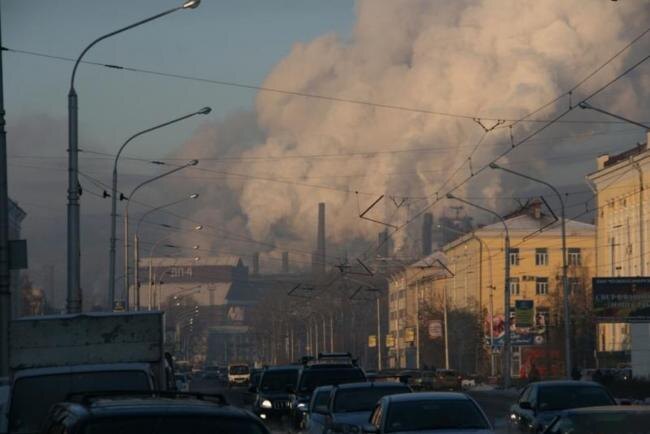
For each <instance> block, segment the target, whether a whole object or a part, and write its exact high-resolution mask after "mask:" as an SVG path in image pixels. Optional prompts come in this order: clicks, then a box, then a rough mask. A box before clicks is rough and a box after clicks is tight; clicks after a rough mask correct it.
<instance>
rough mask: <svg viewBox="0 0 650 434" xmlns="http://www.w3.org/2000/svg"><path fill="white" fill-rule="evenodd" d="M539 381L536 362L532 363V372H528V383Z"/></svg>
mask: <svg viewBox="0 0 650 434" xmlns="http://www.w3.org/2000/svg"><path fill="white" fill-rule="evenodd" d="M539 380H540V375H539V371H538V370H537V366H535V362H531V364H530V371H528V382H529V383H534V382H536V381H539Z"/></svg>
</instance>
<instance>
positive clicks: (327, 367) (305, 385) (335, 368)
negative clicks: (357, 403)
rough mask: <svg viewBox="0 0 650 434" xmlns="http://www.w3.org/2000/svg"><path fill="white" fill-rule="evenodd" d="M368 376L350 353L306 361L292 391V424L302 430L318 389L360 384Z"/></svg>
mask: <svg viewBox="0 0 650 434" xmlns="http://www.w3.org/2000/svg"><path fill="white" fill-rule="evenodd" d="M366 380H367V379H366V374H365V373H364V372H363V370H362V369H361V368H360V367H359V366H357V364H356V360H354V359H353V358H352V356H351V355H350V353H327V354H323V353H321V354H319V355H318V358H316V359H313V360H306V361H305V363H304V364H303V366H302V367H301V368H300V373H299V375H298V381H297V383H296V387H295V388H293V390H291V391H292V392H293V393H292V395H291V423H292V425H293V428H294V429H300V428H301V425H302V422H303V421H304V420H305V418H304V413H305V412H306V411H307V410H308V407H309V402H310V400H311V394H312V392H313V391H314V389H316V388H317V387H320V386H327V385H333V386H336V385H339V384H345V383H359V382H362V381H366Z"/></svg>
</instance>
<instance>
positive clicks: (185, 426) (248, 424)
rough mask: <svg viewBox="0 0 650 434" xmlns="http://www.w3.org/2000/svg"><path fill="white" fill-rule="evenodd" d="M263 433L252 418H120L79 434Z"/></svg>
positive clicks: (102, 420) (99, 422) (103, 420)
mask: <svg viewBox="0 0 650 434" xmlns="http://www.w3.org/2000/svg"><path fill="white" fill-rule="evenodd" d="M116 433H119V434H179V433H183V434H243V433H246V434H266V429H265V428H264V427H262V426H261V425H260V424H258V423H257V422H256V421H255V420H253V419H244V418H233V417H206V416H201V417H197V416H177V415H159V416H123V417H120V418H100V419H96V420H93V421H90V422H88V423H87V424H86V426H85V429H84V430H83V433H82V434H116Z"/></svg>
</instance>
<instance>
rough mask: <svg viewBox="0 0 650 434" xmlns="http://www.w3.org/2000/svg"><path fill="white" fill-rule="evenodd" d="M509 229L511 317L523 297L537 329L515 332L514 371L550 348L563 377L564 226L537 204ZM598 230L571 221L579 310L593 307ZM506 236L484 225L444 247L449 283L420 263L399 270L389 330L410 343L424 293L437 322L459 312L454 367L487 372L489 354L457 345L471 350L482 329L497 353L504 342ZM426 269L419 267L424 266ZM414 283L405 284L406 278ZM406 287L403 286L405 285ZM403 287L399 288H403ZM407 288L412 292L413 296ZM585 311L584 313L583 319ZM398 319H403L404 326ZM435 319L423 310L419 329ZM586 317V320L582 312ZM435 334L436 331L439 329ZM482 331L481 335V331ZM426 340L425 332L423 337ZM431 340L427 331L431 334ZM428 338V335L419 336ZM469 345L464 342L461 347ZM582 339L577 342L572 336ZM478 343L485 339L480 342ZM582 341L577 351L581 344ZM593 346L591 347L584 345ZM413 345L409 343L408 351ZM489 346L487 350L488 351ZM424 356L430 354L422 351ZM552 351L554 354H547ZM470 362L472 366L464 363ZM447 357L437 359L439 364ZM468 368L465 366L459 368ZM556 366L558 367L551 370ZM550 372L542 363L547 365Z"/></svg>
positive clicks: (510, 219) (511, 218)
mask: <svg viewBox="0 0 650 434" xmlns="http://www.w3.org/2000/svg"><path fill="white" fill-rule="evenodd" d="M506 225H507V226H508V229H509V232H510V254H509V257H508V261H509V263H510V282H509V285H508V288H509V291H510V295H511V305H510V308H511V309H510V313H509V315H510V316H511V318H512V319H513V321H512V322H513V323H514V315H515V309H514V308H515V305H516V304H517V300H528V301H532V302H533V306H534V307H533V309H534V319H535V324H534V325H533V326H531V327H526V328H525V330H524V329H523V328H516V327H513V328H512V330H513V363H512V369H513V372H512V374H513V375H514V376H517V375H519V373H520V372H521V368H522V362H523V363H524V364H529V363H530V362H531V361H532V360H533V359H535V358H539V357H540V354H539V351H538V350H539V349H540V348H541V346H543V347H544V349H545V351H546V358H549V357H552V358H553V360H552V361H550V362H548V363H545V365H546V367H547V368H548V369H551V370H552V371H553V373H555V372H560V371H561V366H560V361H561V360H563V357H562V356H561V354H560V353H561V351H562V345H561V342H562V338H563V335H562V336H561V327H560V321H561V315H560V313H561V309H562V279H561V277H562V239H561V230H560V224H559V222H557V221H555V219H553V218H552V217H551V216H549V215H547V214H544V213H542V210H541V206H540V204H539V203H533V204H532V205H530V206H528V207H525V208H523V209H521V210H519V211H517V212H515V213H512V214H510V215H508V216H506ZM594 232H595V228H594V226H593V225H591V224H587V223H583V222H579V221H573V220H567V221H566V236H567V256H568V265H569V267H568V274H569V287H570V290H571V297H572V301H573V302H574V303H573V305H574V306H576V308H577V307H582V306H587V305H588V303H590V295H589V291H590V287H591V277H592V275H593V268H594V264H595V245H594ZM504 240H505V232H504V228H503V225H502V223H501V222H498V223H494V224H490V225H487V226H483V227H481V228H479V229H477V230H475V231H474V232H472V233H469V234H466V235H463V236H461V237H460V238H458V239H456V240H455V241H452V242H451V243H448V244H447V245H445V246H444V247H443V248H442V253H443V254H444V256H445V257H446V261H447V262H446V265H447V268H448V270H449V273H447V276H446V278H440V274H439V273H436V270H435V269H431V270H423V269H422V268H421V267H418V264H413V265H412V266H410V267H409V271H408V272H406V273H401V274H400V275H398V276H401V279H402V280H401V281H400V280H395V281H394V282H393V283H392V284H391V291H390V292H389V293H390V297H391V298H390V302H391V310H390V313H389V314H390V317H391V320H393V321H392V322H391V324H393V323H394V325H393V326H392V328H391V331H393V330H395V332H396V334H397V335H400V336H401V335H402V334H405V333H406V335H407V337H408V338H410V337H411V336H410V334H411V333H410V332H406V331H405V330H406V329H408V328H409V327H415V324H416V323H415V319H414V318H415V316H414V314H413V312H414V310H413V309H414V308H413V306H415V305H416V303H415V301H413V300H415V294H416V292H419V293H420V296H421V301H420V302H419V303H417V304H418V305H419V307H420V309H419V310H420V311H422V305H424V306H426V309H428V310H429V312H431V315H433V317H435V318H438V317H440V318H442V315H441V312H443V311H444V310H447V312H452V313H453V314H451V315H448V317H449V318H456V319H455V321H460V322H458V323H457V324H459V325H462V326H463V327H461V328H462V330H461V328H459V326H458V325H457V326H455V330H452V329H453V328H454V326H452V325H451V323H450V326H449V331H450V333H451V332H452V331H453V332H454V334H455V335H458V336H457V337H456V338H454V337H449V336H448V342H449V343H448V345H449V347H450V348H449V352H451V353H453V354H452V356H451V360H450V365H451V367H452V368H456V369H463V370H468V369H471V370H474V369H480V368H483V369H485V368H487V365H488V364H489V360H490V359H489V357H487V356H486V355H485V354H480V353H479V352H477V353H475V354H474V355H471V354H470V353H471V351H473V349H471V348H466V349H464V350H463V351H460V350H459V349H454V348H453V347H452V346H453V345H454V344H455V343H459V344H461V345H465V346H467V347H471V346H472V345H471V344H470V341H469V340H468V339H470V337H471V336H469V335H467V334H468V333H472V336H473V335H475V334H476V329H477V328H478V330H484V331H483V332H482V333H483V342H484V343H486V344H487V343H488V342H490V343H492V345H493V348H494V350H498V349H499V348H500V346H502V344H503V322H504V314H505V309H504V297H505V287H506V282H505V260H506V259H505V250H504V249H505V245H504V244H505V242H504ZM420 265H421V264H420ZM403 276H406V280H407V281H408V284H406V285H405V284H404V283H403V281H404V277H403ZM400 282H401V283H400ZM398 283H399V284H398ZM409 288H414V289H411V290H410V291H409ZM583 313H584V312H579V313H578V314H579V315H582V314H583ZM396 318H397V319H404V320H403V321H402V322H400V321H397V320H396ZM435 318H423V317H422V314H421V313H420V328H424V329H428V327H429V324H430V322H431V321H432V320H433V319H435ZM581 318H582V319H584V318H586V317H585V316H584V315H583V316H582V317H581ZM468 321H470V322H472V321H473V322H476V323H477V326H476V327H469V325H468V324H467V322H468ZM434 329H435V327H434ZM427 331H428V330H427ZM478 333H481V332H478ZM419 334H420V335H423V333H419ZM427 335H428V333H427ZM421 339H422V336H421ZM463 340H465V341H466V342H465V343H463ZM574 341H578V339H574ZM479 342H480V340H479ZM434 343H435V340H429V339H424V340H421V341H420V346H421V347H426V346H427V345H434ZM580 344H581V343H580V342H575V343H574V346H578V347H580ZM396 345H400V346H399V348H404V346H405V345H406V342H402V341H400V340H399V339H397V342H396ZM582 346H585V347H587V346H588V345H587V343H586V342H585V343H582ZM407 347H408V346H407ZM487 349H489V346H487ZM420 353H424V351H422V348H421V349H420ZM454 354H455V355H454ZM549 354H551V355H552V356H549ZM468 357H470V358H472V360H471V361H467V360H466V359H467V358H468ZM406 359H407V357H400V359H399V360H400V363H399V366H407V365H409V366H410V365H411V364H407V363H405V362H406ZM441 360H442V359H441V358H440V357H438V358H437V362H436V361H435V360H434V362H433V363H436V364H439V363H440V362H441ZM492 364H494V365H495V367H498V365H499V363H498V360H495V359H494V358H493V359H492ZM459 365H462V366H459ZM551 365H553V366H551ZM542 367H544V366H542Z"/></svg>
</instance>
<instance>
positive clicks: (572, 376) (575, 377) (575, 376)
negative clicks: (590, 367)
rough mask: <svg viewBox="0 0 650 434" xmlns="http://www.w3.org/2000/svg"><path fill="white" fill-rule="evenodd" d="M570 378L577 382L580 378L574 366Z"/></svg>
mask: <svg viewBox="0 0 650 434" xmlns="http://www.w3.org/2000/svg"><path fill="white" fill-rule="evenodd" d="M571 378H573V379H574V380H576V381H578V380H580V378H582V374H581V373H580V369H578V367H577V366H574V367H573V369H572V370H571Z"/></svg>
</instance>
